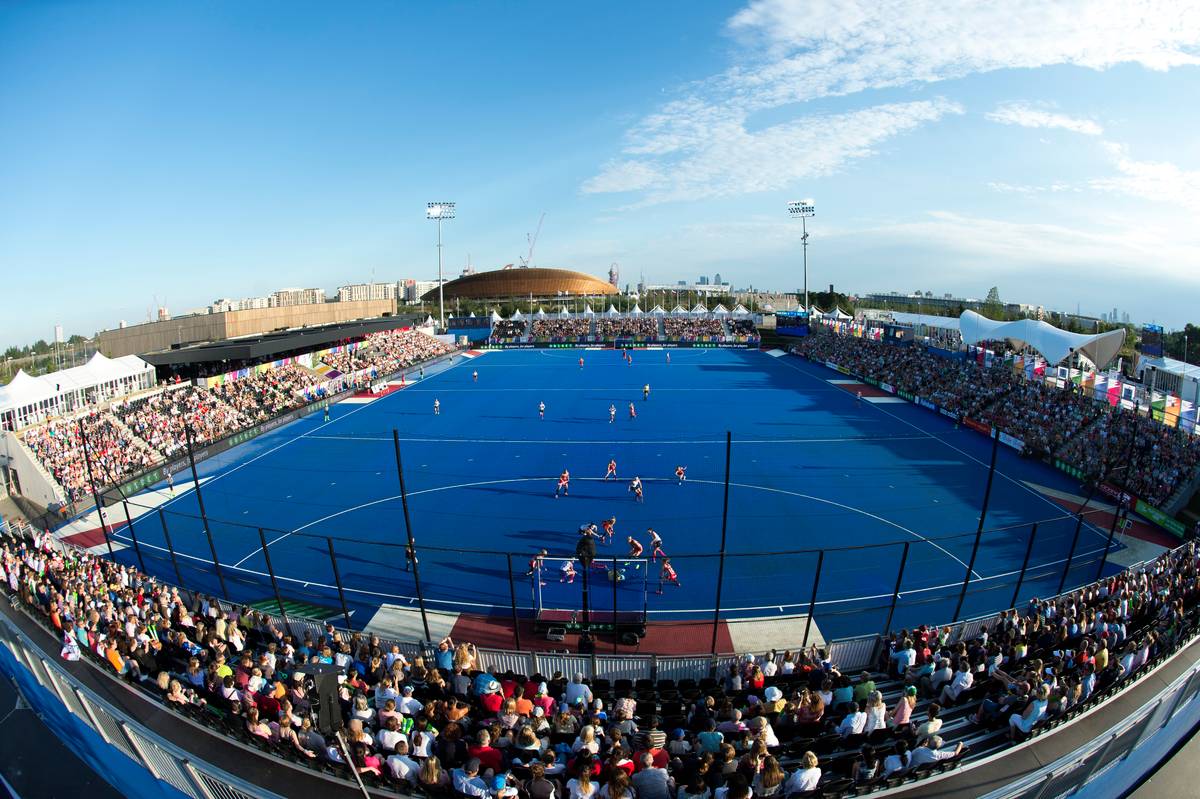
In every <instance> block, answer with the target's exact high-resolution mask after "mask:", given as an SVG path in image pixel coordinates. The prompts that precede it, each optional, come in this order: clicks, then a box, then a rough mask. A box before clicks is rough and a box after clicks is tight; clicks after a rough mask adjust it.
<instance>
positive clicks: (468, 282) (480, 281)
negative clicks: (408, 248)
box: [424, 266, 617, 300]
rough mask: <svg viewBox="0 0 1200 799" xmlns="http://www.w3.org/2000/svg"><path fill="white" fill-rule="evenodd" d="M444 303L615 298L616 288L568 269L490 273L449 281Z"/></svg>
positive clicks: (434, 294)
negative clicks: (559, 298) (449, 301)
mask: <svg viewBox="0 0 1200 799" xmlns="http://www.w3.org/2000/svg"><path fill="white" fill-rule="evenodd" d="M442 292H443V294H444V295H445V298H446V299H447V300H450V299H454V298H456V297H458V298H462V299H499V298H501V297H528V296H529V295H530V294H532V295H533V296H535V297H556V296H559V295H564V294H566V295H572V294H573V295H596V294H616V293H617V287H616V286H614V285H612V284H611V283H606V282H605V281H603V280H600V279H599V278H596V277H592V276H591V275H585V274H584V273H583V272H574V271H572V270H570V269H546V268H543V267H540V266H531V267H529V268H527V269H519V268H517V269H493V270H492V271H491V272H479V273H477V274H474V275H466V276H464V277H460V278H459V279H458V280H451V281H450V282H448V283H446V284H445V285H443V286H442ZM437 298H438V290H437V289H436V288H435V289H433V290H432V291H427V292H426V293H425V296H424V299H425V300H437Z"/></svg>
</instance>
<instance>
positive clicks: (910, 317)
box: [881, 311, 959, 330]
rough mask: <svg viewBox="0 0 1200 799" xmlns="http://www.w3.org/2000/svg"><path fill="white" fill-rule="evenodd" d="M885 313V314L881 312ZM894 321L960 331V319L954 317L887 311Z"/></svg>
mask: <svg viewBox="0 0 1200 799" xmlns="http://www.w3.org/2000/svg"><path fill="white" fill-rule="evenodd" d="M881 313H884V312H881ZM886 313H888V314H890V315H891V317H892V321H894V322H899V323H900V324H902V325H914V326H915V325H925V327H940V328H942V329H944V330H958V329H959V327H958V319H956V318H954V317H953V316H934V315H933V314H927V313H905V312H903V311H886Z"/></svg>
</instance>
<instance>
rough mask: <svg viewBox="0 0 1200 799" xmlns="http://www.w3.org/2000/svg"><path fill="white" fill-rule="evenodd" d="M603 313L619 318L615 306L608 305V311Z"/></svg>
mask: <svg viewBox="0 0 1200 799" xmlns="http://www.w3.org/2000/svg"><path fill="white" fill-rule="evenodd" d="M604 313H606V314H608V315H609V316H620V315H621V314H620V312H618V311H617V308H616V306H614V305H609V306H608V310H607V311H605V312H604Z"/></svg>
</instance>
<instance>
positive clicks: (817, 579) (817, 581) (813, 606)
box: [800, 549, 825, 649]
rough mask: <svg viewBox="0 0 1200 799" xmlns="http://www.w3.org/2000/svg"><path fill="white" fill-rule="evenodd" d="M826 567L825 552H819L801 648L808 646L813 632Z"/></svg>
mask: <svg viewBox="0 0 1200 799" xmlns="http://www.w3.org/2000/svg"><path fill="white" fill-rule="evenodd" d="M824 565H825V550H823V549H822V550H819V551H818V552H817V568H816V570H815V571H814V572H813V587H812V596H810V597H809V599H808V618H807V619H805V620H804V640H803V641H801V642H800V648H801V649H803V648H804V647H806V646H808V634H809V632H810V631H811V630H812V620H813V613H815V612H816V610H817V589H818V588H820V586H821V568H822V567H823V566H824Z"/></svg>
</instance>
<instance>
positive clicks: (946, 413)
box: [938, 408, 958, 422]
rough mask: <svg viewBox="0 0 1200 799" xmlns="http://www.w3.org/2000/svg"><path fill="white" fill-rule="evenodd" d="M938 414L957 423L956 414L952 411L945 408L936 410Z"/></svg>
mask: <svg viewBox="0 0 1200 799" xmlns="http://www.w3.org/2000/svg"><path fill="white" fill-rule="evenodd" d="M938 413H940V414H941V415H942V416H946V417H949V418H950V419H953V420H954V421H956V422H957V421H958V414H957V413H955V412H954V411H948V410H946V409H945V408H938Z"/></svg>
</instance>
